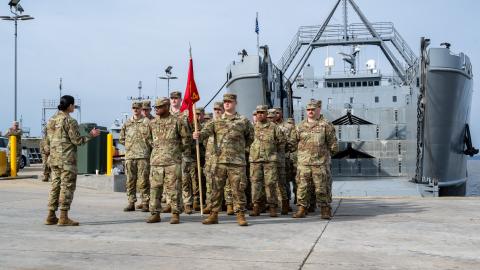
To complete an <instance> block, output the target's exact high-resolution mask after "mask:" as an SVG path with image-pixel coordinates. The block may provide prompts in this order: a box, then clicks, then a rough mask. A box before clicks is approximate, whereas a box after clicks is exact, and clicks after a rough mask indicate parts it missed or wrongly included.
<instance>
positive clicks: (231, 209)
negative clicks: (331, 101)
mask: <svg viewBox="0 0 480 270" xmlns="http://www.w3.org/2000/svg"><path fill="white" fill-rule="evenodd" d="M233 214H235V213H234V212H233V204H227V215H229V216H233Z"/></svg>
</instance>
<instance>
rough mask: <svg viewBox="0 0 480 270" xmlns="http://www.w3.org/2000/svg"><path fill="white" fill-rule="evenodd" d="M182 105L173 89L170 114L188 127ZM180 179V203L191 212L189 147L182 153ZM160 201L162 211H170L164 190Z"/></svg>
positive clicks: (193, 173) (191, 167)
mask: <svg viewBox="0 0 480 270" xmlns="http://www.w3.org/2000/svg"><path fill="white" fill-rule="evenodd" d="M181 105H182V93H181V92H179V91H173V92H171V93H170V114H171V115H173V116H175V117H177V118H179V119H180V120H181V121H182V123H183V124H184V125H185V126H187V127H188V128H189V129H190V126H189V122H188V112H187V111H184V112H183V113H181V112H180V107H181ZM181 169H182V179H181V183H180V184H179V185H178V192H179V193H180V194H182V196H181V197H180V200H181V203H180V205H182V204H183V206H184V209H185V213H186V214H192V213H193V211H192V209H193V207H192V205H193V191H192V179H194V178H195V164H194V163H193V155H192V152H191V149H190V150H189V151H184V152H183V154H182V168H181ZM162 203H165V207H164V208H163V209H162V212H163V213H170V212H172V207H171V206H170V197H169V196H167V193H166V190H165V189H164V190H163V196H162Z"/></svg>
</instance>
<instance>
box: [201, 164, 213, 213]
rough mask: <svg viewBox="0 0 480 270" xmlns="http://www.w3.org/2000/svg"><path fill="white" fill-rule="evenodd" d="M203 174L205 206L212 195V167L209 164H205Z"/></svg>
mask: <svg viewBox="0 0 480 270" xmlns="http://www.w3.org/2000/svg"><path fill="white" fill-rule="evenodd" d="M203 173H204V174H205V186H206V188H207V189H206V191H205V200H206V202H207V204H208V203H209V202H210V196H211V194H212V177H213V175H212V165H211V164H210V162H208V161H207V162H205V167H203Z"/></svg>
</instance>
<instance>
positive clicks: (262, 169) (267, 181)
mask: <svg viewBox="0 0 480 270" xmlns="http://www.w3.org/2000/svg"><path fill="white" fill-rule="evenodd" d="M250 181H251V182H252V201H253V203H256V204H261V203H262V202H263V200H262V197H263V195H264V194H263V193H264V192H265V195H266V199H267V204H268V205H269V206H270V207H277V206H278V201H277V181H278V171H277V163H276V162H252V163H250Z"/></svg>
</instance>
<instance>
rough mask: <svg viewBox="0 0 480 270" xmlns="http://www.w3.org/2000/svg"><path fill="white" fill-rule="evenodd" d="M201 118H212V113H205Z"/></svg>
mask: <svg viewBox="0 0 480 270" xmlns="http://www.w3.org/2000/svg"><path fill="white" fill-rule="evenodd" d="M203 118H204V119H205V120H210V119H212V118H213V113H206V114H205V116H204V117H203Z"/></svg>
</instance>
